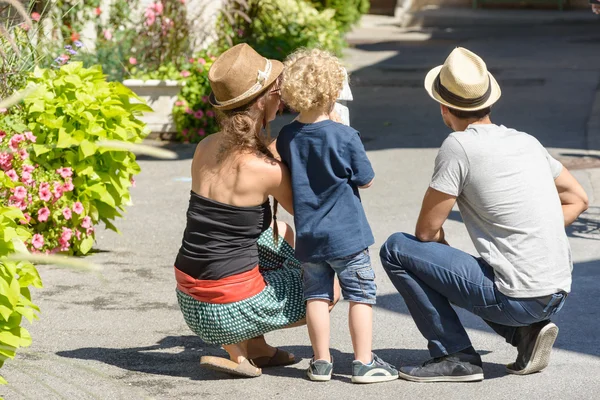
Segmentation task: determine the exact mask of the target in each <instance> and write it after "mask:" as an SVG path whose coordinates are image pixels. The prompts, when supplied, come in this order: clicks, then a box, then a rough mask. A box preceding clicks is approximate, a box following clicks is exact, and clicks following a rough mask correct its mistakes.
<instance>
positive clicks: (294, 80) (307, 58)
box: [281, 49, 345, 113]
mask: <svg viewBox="0 0 600 400" xmlns="http://www.w3.org/2000/svg"><path fill="white" fill-rule="evenodd" d="M284 65H285V68H284V70H283V83H282V86H281V98H282V99H283V101H284V102H285V103H286V104H287V105H288V106H289V107H290V108H291V109H293V110H294V111H297V112H305V111H313V110H318V111H323V112H326V113H328V112H329V111H330V110H331V107H332V106H333V103H335V100H336V99H337V98H338V97H339V94H340V90H342V86H343V84H344V77H345V74H344V69H343V67H342V64H341V63H340V60H339V59H338V58H337V57H335V56H334V55H332V54H331V53H329V52H327V51H323V50H319V49H300V50H297V51H296V52H294V53H293V54H291V55H290V56H289V57H288V58H287V59H286V60H285V63H284Z"/></svg>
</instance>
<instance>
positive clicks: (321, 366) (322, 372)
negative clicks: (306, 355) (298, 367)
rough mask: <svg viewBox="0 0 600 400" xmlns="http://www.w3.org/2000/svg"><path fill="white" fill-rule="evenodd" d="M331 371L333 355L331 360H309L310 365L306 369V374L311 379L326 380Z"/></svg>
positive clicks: (328, 378) (329, 376) (329, 378)
mask: <svg viewBox="0 0 600 400" xmlns="http://www.w3.org/2000/svg"><path fill="white" fill-rule="evenodd" d="M332 372H333V357H331V362H327V361H325V360H315V359H314V358H313V359H312V360H310V365H309V366H308V369H307V370H306V376H308V379H310V380H311V381H317V382H326V381H329V380H331V373H332Z"/></svg>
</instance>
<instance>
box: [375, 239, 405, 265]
mask: <svg viewBox="0 0 600 400" xmlns="http://www.w3.org/2000/svg"><path fill="white" fill-rule="evenodd" d="M408 240H411V239H410V235H408V234H406V233H402V232H398V233H394V234H393V235H392V236H390V237H389V238H388V239H387V240H386V241H385V243H384V244H383V246H381V249H380V250H379V257H380V258H381V264H382V265H383V268H384V269H386V270H388V271H389V270H390V268H392V267H396V268H398V267H402V266H401V265H400V262H399V259H398V255H399V254H402V253H403V249H404V247H405V243H406V242H407V241H408Z"/></svg>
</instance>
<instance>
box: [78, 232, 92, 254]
mask: <svg viewBox="0 0 600 400" xmlns="http://www.w3.org/2000/svg"><path fill="white" fill-rule="evenodd" d="M93 245H94V238H93V237H91V236H88V237H87V238H85V239H83V240H82V241H81V245H79V250H80V251H81V253H82V254H84V255H85V254H87V253H88V252H89V251H90V250H91V249H92V246H93Z"/></svg>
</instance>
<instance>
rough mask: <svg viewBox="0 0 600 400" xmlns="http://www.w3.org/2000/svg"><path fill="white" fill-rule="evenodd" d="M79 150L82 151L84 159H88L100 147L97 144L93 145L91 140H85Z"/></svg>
mask: <svg viewBox="0 0 600 400" xmlns="http://www.w3.org/2000/svg"><path fill="white" fill-rule="evenodd" d="M79 149H80V150H81V153H82V154H83V157H84V158H87V157H90V156H92V155H94V153H95V152H96V150H97V149H98V146H96V145H95V144H93V143H92V142H90V141H89V140H84V141H82V142H81V144H80V145H79Z"/></svg>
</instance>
